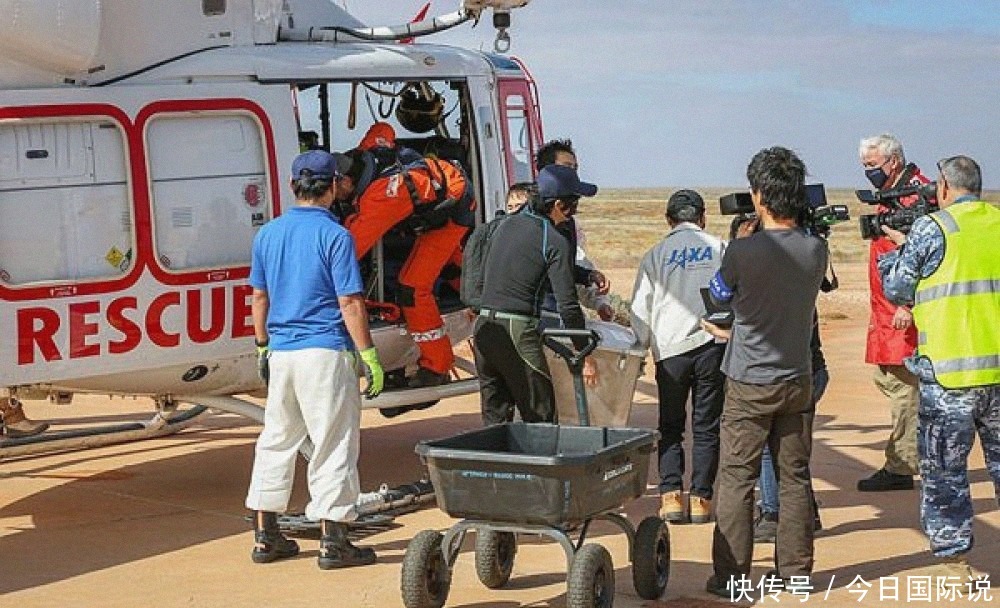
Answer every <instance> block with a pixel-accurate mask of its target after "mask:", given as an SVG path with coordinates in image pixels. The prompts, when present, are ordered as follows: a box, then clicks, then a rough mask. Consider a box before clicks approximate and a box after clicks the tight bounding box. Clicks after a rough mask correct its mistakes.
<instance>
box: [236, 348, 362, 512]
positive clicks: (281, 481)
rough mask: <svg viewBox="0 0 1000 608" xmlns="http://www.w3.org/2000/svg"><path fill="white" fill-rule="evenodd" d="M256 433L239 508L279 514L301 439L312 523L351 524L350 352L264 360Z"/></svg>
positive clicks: (355, 442) (355, 414)
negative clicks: (306, 453) (267, 369)
mask: <svg viewBox="0 0 1000 608" xmlns="http://www.w3.org/2000/svg"><path fill="white" fill-rule="evenodd" d="M270 366H271V376H270V382H269V385H268V389H267V406H266V407H265V408H264V430H263V431H261V433H260V437H258V438H257V449H256V451H255V454H254V463H253V475H252V476H251V479H250V490H249V491H248V492H247V501H246V506H247V508H248V509H253V510H255V511H274V512H277V513H281V512H283V511H284V510H285V509H286V508H287V507H288V500H289V497H290V496H291V493H292V482H293V480H294V479H295V459H296V458H297V456H298V450H299V448H300V447H301V446H302V444H303V442H304V441H305V440H306V438H307V437H308V438H309V439H311V440H312V442H313V446H314V450H313V456H312V459H311V460H310V461H309V468H308V470H307V475H308V480H309V498H310V500H309V504H308V505H307V506H306V517H308V518H309V519H313V520H319V519H328V520H333V521H353V520H354V519H356V518H357V513H356V511H355V510H354V503H355V501H356V500H357V498H358V492H359V491H360V483H359V481H358V449H359V443H360V434H361V430H360V427H361V394H360V391H359V390H358V376H357V373H356V371H355V368H354V355H353V353H351V352H345V351H335V350H328V349H323V348H307V349H303V350H296V351H274V352H272V353H271V360H270Z"/></svg>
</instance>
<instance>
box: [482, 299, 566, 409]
mask: <svg viewBox="0 0 1000 608" xmlns="http://www.w3.org/2000/svg"><path fill="white" fill-rule="evenodd" d="M473 344H474V347H475V355H476V374H477V375H478V376H479V396H480V399H481V401H482V414H483V423H484V424H487V425H489V424H500V423H503V422H510V421H512V420H513V419H514V407H515V406H516V407H517V410H518V412H520V414H521V420H523V421H524V422H556V399H555V391H554V389H553V387H552V376H551V375H550V373H549V365H548V362H547V361H546V360H545V353H544V351H543V349H544V348H545V347H544V345H543V344H542V334H541V332H540V331H539V329H538V321H537V320H536V319H531V320H510V319H489V318H485V317H480V318H479V319H478V320H477V321H476V328H475V333H474V337H473Z"/></svg>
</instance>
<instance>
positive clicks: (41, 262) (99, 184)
mask: <svg viewBox="0 0 1000 608" xmlns="http://www.w3.org/2000/svg"><path fill="white" fill-rule="evenodd" d="M124 142H125V138H124V136H123V134H122V131H121V130H120V129H119V127H118V125H117V124H114V123H112V122H111V121H109V120H106V119H96V120H95V119H82V120H67V119H65V118H63V119H52V120H44V119H42V120H24V121H12V122H4V123H0V282H2V283H3V284H7V285H12V286H21V285H25V284H29V283H34V282H38V281H77V280H89V279H106V278H118V277H121V276H123V275H125V274H127V273H128V271H129V270H130V269H131V268H132V267H133V265H134V263H135V262H134V256H133V251H134V242H135V231H134V222H133V218H132V212H131V202H130V196H129V191H130V186H129V177H128V170H127V166H128V165H127V157H126V154H125V145H124Z"/></svg>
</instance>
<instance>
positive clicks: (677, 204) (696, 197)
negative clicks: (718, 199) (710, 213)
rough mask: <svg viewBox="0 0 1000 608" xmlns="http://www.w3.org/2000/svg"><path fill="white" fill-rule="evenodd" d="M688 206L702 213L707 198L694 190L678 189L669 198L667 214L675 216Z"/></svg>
mask: <svg viewBox="0 0 1000 608" xmlns="http://www.w3.org/2000/svg"><path fill="white" fill-rule="evenodd" d="M687 208H693V209H694V210H695V211H698V212H699V213H700V212H702V211H704V210H705V200H704V199H703V198H701V195H700V194H698V193H697V192H695V191H694V190H678V191H677V192H674V193H673V194H671V195H670V198H669V199H668V200H667V215H671V216H675V215H677V214H678V213H680V212H681V211H683V210H684V209H687Z"/></svg>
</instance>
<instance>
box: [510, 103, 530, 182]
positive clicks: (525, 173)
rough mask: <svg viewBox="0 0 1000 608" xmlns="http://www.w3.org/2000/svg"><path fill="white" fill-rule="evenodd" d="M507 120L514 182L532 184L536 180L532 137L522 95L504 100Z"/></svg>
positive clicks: (512, 179)
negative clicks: (533, 165)
mask: <svg viewBox="0 0 1000 608" xmlns="http://www.w3.org/2000/svg"><path fill="white" fill-rule="evenodd" d="M504 106H505V108H504V109H505V110H506V112H505V115H506V120H507V133H506V135H507V137H509V138H510V141H509V142H507V143H508V148H507V150H508V152H507V154H508V162H509V163H510V166H511V172H512V173H513V175H511V176H510V179H511V181H512V182H514V183H516V182H530V181H533V180H534V176H533V175H532V172H531V160H532V159H531V157H532V149H531V137H530V136H529V133H528V116H527V113H526V111H525V108H526V106H525V102H524V97H523V96H522V95H520V94H515V95H508V96H507V97H506V98H505V99H504Z"/></svg>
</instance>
